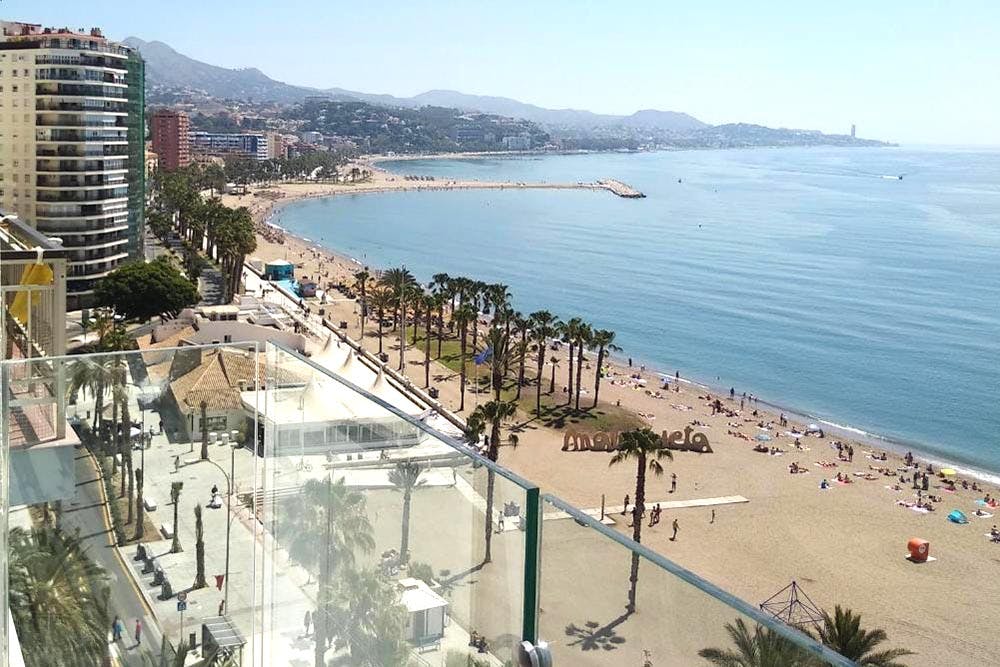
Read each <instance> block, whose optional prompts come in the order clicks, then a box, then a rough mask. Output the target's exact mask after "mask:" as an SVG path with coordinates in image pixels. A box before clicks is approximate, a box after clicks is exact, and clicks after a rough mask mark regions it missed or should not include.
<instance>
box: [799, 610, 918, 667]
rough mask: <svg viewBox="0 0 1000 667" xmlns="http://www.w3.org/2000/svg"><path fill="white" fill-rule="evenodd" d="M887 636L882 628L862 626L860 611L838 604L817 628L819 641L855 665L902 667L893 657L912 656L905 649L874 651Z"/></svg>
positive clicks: (862, 666) (825, 614)
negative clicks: (869, 628)
mask: <svg viewBox="0 0 1000 667" xmlns="http://www.w3.org/2000/svg"><path fill="white" fill-rule="evenodd" d="M887 639H888V636H887V635H886V633H885V630H882V629H881V628H876V629H875V630H865V629H863V628H862V627H861V614H855V613H854V612H853V611H851V610H850V609H844V608H841V606H840V605H839V604H838V605H837V606H836V608H835V609H834V612H833V616H830V614H829V613H827V612H824V613H823V625H822V626H821V627H820V628H819V640H820V641H821V642H823V643H824V644H825V645H826V646H828V647H830V648H831V649H833V650H834V651H836V652H837V653H839V654H840V655H842V656H844V657H845V658H847V659H848V660H853V661H854V662H856V663H857V664H858V667H905V666H904V665H903V663H901V662H897V660H896V658H902V657H904V656H908V655H914V654H913V652H912V651H908V650H907V649H905V648H893V649H885V650H881V651H876V650H875V649H876V648H877V647H878V645H879V644H882V643H883V642H885V641H886V640H887Z"/></svg>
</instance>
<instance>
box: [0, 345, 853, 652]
mask: <svg viewBox="0 0 1000 667" xmlns="http://www.w3.org/2000/svg"><path fill="white" fill-rule="evenodd" d="M182 339H183V335H181V336H179V337H174V338H170V337H168V338H167V339H165V340H164V341H163V343H162V344H161V343H153V342H152V339H150V340H141V341H140V349H139V350H138V351H135V352H125V353H109V354H103V355H79V356H74V357H62V358H59V357H45V358H41V359H33V360H28V361H26V360H14V361H9V362H6V364H5V368H4V371H5V373H4V375H3V378H5V380H4V381H5V382H6V383H7V386H5V387H3V389H4V391H5V393H6V394H7V395H8V396H9V397H10V398H9V400H8V401H7V403H6V404H5V407H4V409H5V411H6V413H5V414H4V415H3V417H4V418H3V419H0V423H2V424H3V425H4V426H3V431H2V437H3V440H2V443H0V445H2V447H3V448H4V449H3V451H5V452H12V451H14V450H16V449H17V448H21V449H26V450H29V451H30V450H32V449H35V448H38V447H44V446H46V444H47V443H48V442H49V440H50V439H51V438H52V437H53V435H52V433H53V432H54V431H55V430H56V428H57V426H56V423H55V422H57V421H60V420H61V421H60V423H61V428H62V429H63V430H64V432H65V433H66V434H67V435H68V434H70V433H72V434H73V435H74V436H75V437H76V438H77V439H79V441H80V442H81V445H82V446H81V448H80V450H79V453H78V457H79V460H78V462H77V467H76V468H53V469H51V470H49V469H45V472H46V474H48V475H50V476H52V477H54V481H53V482H52V484H51V487H52V488H51V490H50V493H51V496H50V497H51V498H54V499H61V500H63V501H64V506H67V505H70V504H71V503H72V505H71V506H72V507H73V508H74V511H75V512H84V511H86V510H85V509H84V508H87V507H89V506H90V505H92V504H94V501H93V500H92V499H91V495H92V494H94V493H99V487H100V484H97V485H94V484H83V483H81V482H88V481H93V480H95V479H96V480H100V479H101V478H102V476H107V475H109V474H110V471H111V467H112V466H113V465H115V466H116V467H117V468H119V469H120V468H121V466H117V465H116V463H117V459H116V458H115V457H116V455H119V454H123V453H124V454H125V456H123V457H122V461H123V462H124V463H123V464H124V465H128V464H129V463H131V465H132V466H133V467H141V468H142V469H143V470H144V474H143V480H144V483H143V498H144V500H146V501H149V504H148V505H145V506H146V511H145V517H146V518H147V519H148V520H149V521H150V527H149V528H148V529H146V531H145V535H144V537H142V538H141V539H140V540H135V539H134V535H135V532H136V527H135V526H134V525H127V526H126V525H124V520H123V519H122V518H121V517H119V520H118V521H119V523H118V524H117V525H118V526H119V527H118V528H114V526H113V527H112V533H111V534H112V535H113V536H118V538H117V539H119V541H120V542H123V543H125V545H124V546H122V547H119V548H117V549H116V548H115V547H110V549H116V550H117V552H118V556H117V557H116V558H112V559H109V560H108V561H107V562H108V563H109V567H111V568H113V571H111V572H105V573H104V574H101V573H95V574H94V575H93V576H94V577H95V583H100V581H102V579H101V577H105V579H103V580H107V579H106V578H108V577H112V576H113V577H114V578H115V580H116V581H117V582H123V581H124V582H131V583H133V584H134V585H135V586H136V590H138V591H140V593H142V592H144V594H145V595H144V598H145V599H146V600H147V603H148V605H149V607H150V608H151V609H152V613H151V614H149V615H147V616H146V617H145V620H144V623H146V624H147V625H146V628H145V630H144V639H145V638H146V637H149V636H151V635H153V634H154V631H155V635H156V636H158V635H162V636H164V637H165V638H166V640H167V641H168V642H169V643H171V644H172V645H176V644H177V643H178V642H179V641H180V639H181V638H182V637H183V638H185V639H186V637H187V633H188V632H192V631H193V632H195V635H196V639H197V640H198V643H199V650H200V651H202V652H203V653H202V654H203V655H204V654H209V655H215V656H217V657H221V656H222V655H226V654H229V655H232V657H233V660H234V661H235V662H234V663H232V664H237V665H241V666H245V667H265V666H267V667H272V666H273V667H286V666H290V665H313V664H316V660H315V658H316V650H315V643H316V639H317V636H316V632H319V630H317V629H314V630H313V631H311V632H308V633H306V632H304V628H303V618H304V617H305V615H306V612H309V613H310V615H311V614H313V613H315V611H316V607H317V597H318V595H321V594H320V593H319V591H320V590H321V589H320V587H319V582H320V581H327V580H328V581H331V582H334V581H336V582H337V583H338V586H337V588H336V590H337V594H336V595H334V596H332V597H331V598H330V607H329V608H328V609H329V611H330V612H331V617H332V616H333V615H335V616H336V624H335V625H334V624H333V623H331V624H330V625H329V626H327V623H326V622H325V621H324V620H323V618H320V619H319V620H318V622H319V623H321V624H322V627H323V628H327V627H329V628H331V629H333V628H335V629H336V635H337V638H338V639H349V640H348V641H333V642H330V646H329V648H328V649H327V650H326V651H321V653H322V655H321V658H322V659H323V660H324V664H326V662H325V661H327V660H329V661H331V664H343V665H353V664H359V662H358V661H357V660H355V659H353V658H356V657H357V655H358V653H356V652H357V651H362V650H364V649H365V647H368V646H376V645H378V644H376V643H375V641H374V639H373V640H372V642H371V643H365V642H362V641H359V640H358V639H359V637H360V636H361V635H364V636H365V637H369V636H370V635H371V633H372V625H373V619H377V618H384V617H383V616H381V615H380V614H383V613H388V614H390V615H391V618H392V619H393V621H392V624H391V625H392V627H394V628H396V630H398V633H397V641H399V642H400V646H401V647H402V650H403V653H405V656H404V657H405V659H406V661H407V662H406V663H405V664H408V665H423V666H426V665H434V666H438V665H471V664H475V665H488V666H489V667H503V665H509V664H510V665H512V664H552V665H555V666H556V667H562V666H569V665H572V666H573V667H612V666H614V667H618V666H620V665H641V664H643V660H644V659H646V658H648V657H649V656H653V657H654V660H655V661H654V664H656V665H659V664H663V665H696V664H701V663H702V660H701V658H700V657H699V651H700V650H702V649H704V648H706V647H713V646H727V645H729V643H730V635H729V632H728V631H727V624H728V625H732V624H734V623H735V622H737V621H739V622H741V623H746V624H747V625H748V627H749V629H750V632H751V633H752V632H753V629H754V628H756V627H760V628H761V629H762V630H767V631H773V633H775V635H774V636H775V637H777V638H779V639H780V640H784V641H787V642H788V643H789V645H790V646H792V647H797V649H798V650H800V651H802V652H803V654H804V655H808V656H809V657H810V659H811V662H809V663H808V664H811V665H812V664H815V665H832V666H836V667H849V666H850V665H851V663H850V662H849V661H847V660H845V659H843V658H842V657H840V656H837V655H836V654H834V653H832V652H831V651H830V650H829V649H826V648H824V647H822V646H820V645H819V644H817V643H816V642H815V641H813V640H812V639H810V638H809V637H807V636H806V635H804V634H802V633H800V632H799V631H798V630H796V629H795V628H794V627H792V626H790V625H786V624H784V623H782V622H781V621H779V620H778V619H777V618H775V617H774V616H771V615H769V614H768V613H766V612H764V611H762V610H761V609H760V608H758V607H757V606H756V605H751V604H748V603H746V602H743V601H741V600H739V599H737V598H735V597H733V596H731V595H729V594H727V593H726V592H725V591H722V590H721V589H719V588H717V587H716V586H713V585H712V584H711V583H709V582H707V581H705V580H704V579H702V578H700V577H699V576H697V575H695V574H693V573H692V572H690V571H687V570H685V569H683V568H681V567H680V566H678V565H677V564H675V563H672V562H671V561H669V560H668V559H666V558H664V557H663V556H660V555H658V554H655V553H652V552H651V551H649V550H648V549H646V548H645V547H642V546H641V545H639V544H636V543H635V542H632V541H631V540H630V539H629V538H628V537H627V535H626V534H625V533H623V532H621V531H620V530H619V529H617V528H614V527H611V526H609V525H606V524H605V523H603V522H602V521H601V518H602V517H600V516H599V513H597V512H594V511H586V512H585V511H581V510H579V509H577V508H575V507H573V506H572V505H570V504H568V503H566V502H565V501H563V500H561V499H559V498H558V497H556V496H554V495H552V494H549V493H544V492H543V490H542V489H540V488H539V486H538V485H536V484H534V483H532V482H530V481H528V480H525V479H523V478H521V477H519V476H518V475H516V474H514V473H512V472H511V471H510V470H508V469H506V468H504V467H503V466H500V465H498V464H496V463H494V462H492V461H489V460H487V459H485V458H484V457H482V456H481V455H480V454H479V453H478V452H477V450H476V449H474V448H473V447H471V446H470V445H469V444H468V443H466V442H465V441H464V437H463V435H462V422H460V421H459V420H458V419H457V418H455V417H454V416H452V415H450V414H449V413H447V412H446V411H444V410H442V409H440V407H439V406H437V404H436V402H434V401H433V399H430V398H429V397H426V396H425V395H423V394H422V393H421V392H418V391H413V390H412V388H411V387H410V386H409V385H408V384H407V383H406V382H405V381H404V380H403V379H401V378H399V377H398V376H396V375H395V374H394V373H393V372H392V371H391V370H388V369H386V368H384V367H383V366H382V364H381V363H380V362H379V361H378V360H377V359H376V358H375V357H373V356H371V355H367V354H360V353H359V352H358V351H357V349H356V348H355V347H353V346H352V345H351V344H350V343H349V342H348V341H346V340H345V341H339V340H334V339H331V341H329V342H328V344H327V346H326V347H324V349H323V350H322V351H320V352H318V353H315V354H313V355H312V356H311V357H308V358H307V357H306V356H304V355H302V354H300V353H299V352H296V351H294V350H292V349H290V348H287V347H284V346H283V345H281V344H274V343H259V342H239V341H234V342H231V343H229V344H220V345H185V344H183V340H182ZM98 377H105V378H107V383H108V385H107V387H106V391H100V392H95V391H93V390H92V387H94V386H95V385H96V380H94V379H93V378H98ZM29 388H30V391H29ZM39 407H41V408H42V412H41V413H39V414H36V413H37V412H38V410H39ZM29 426H30V427H31V428H30V429H29V428H27V427H29ZM407 470H409V471H410V473H415V477H414V478H413V479H412V482H411V483H412V485H411V486H410V487H409V496H408V498H409V499H408V500H405V501H404V495H405V493H406V492H405V491H404V484H406V482H405V481H403V479H402V477H401V475H402V474H404V472H405V471H407ZM40 472H42V470H41V469H37V470H36V469H25V468H24V467H12V468H11V471H10V475H11V478H12V479H11V480H10V482H11V484H12V487H11V488H12V489H14V488H19V487H23V486H25V485H28V486H30V485H31V483H33V482H34V480H36V479H38V478H39V473H40ZM4 481H5V482H6V481H7V480H4ZM174 482H183V485H182V487H180V488H177V487H175V486H174ZM4 486H5V488H6V486H7V484H5V485H4ZM213 486H214V487H215V489H214V491H213V490H212V489H213ZM113 488H115V489H117V488H118V487H116V486H115V487H113ZM172 489H177V493H179V496H178V503H179V507H180V510H179V513H178V520H177V524H176V525H174V518H173V511H172V510H173V507H172V506H171V505H170V503H169V499H170V495H171V490H172ZM12 493H13V491H12ZM60 494H62V495H60ZM126 496H127V494H126ZM17 500H18V499H17V498H14V497H12V498H11V502H10V506H9V517H8V520H9V521H10V525H11V526H24V527H31V526H33V525H38V523H39V522H40V521H41V514H40V513H39V512H35V513H32V512H30V511H28V510H27V508H25V507H24V506H22V505H19V503H18V502H17ZM67 501H68V502H67ZM97 504H98V505H100V503H99V502H98V503H97ZM194 505H199V506H200V507H201V508H202V512H201V516H202V518H203V521H204V528H205V530H204V532H203V544H202V545H200V546H199V547H198V548H196V539H197V537H196V533H195V527H194V521H195V519H194V518H193V515H192V509H193V507H194ZM78 508H79V509H78ZM501 516H502V517H503V519H502V520H501V519H500V517H501ZM348 521H350V522H351V525H352V526H353V528H350V530H351V531H357V532H353V533H351V539H353V540H356V539H357V536H358V535H364V539H361V540H360V541H352V542H351V544H354V545H357V546H356V547H355V548H352V549H351V550H350V554H351V557H350V558H345V557H343V556H344V553H345V551H344V547H343V545H344V542H343V535H344V533H343V532H341V531H342V530H348V529H347V528H346V527H345V523H341V522H348ZM64 527H65V529H67V530H72V521H67V522H66V523H65V524H64ZM118 531H120V533H119V532H118ZM174 531H177V535H178V539H179V542H180V543H181V544H182V546H183V551H180V552H174V551H173V550H172V549H171V542H172V540H171V537H170V536H171V535H172V534H173V532H174ZM404 535H405V537H403V536H404ZM404 544H405V546H404ZM487 544H489V545H490V546H489V549H490V558H489V559H487V558H485V554H486V549H487V546H486V545H487ZM198 552H200V553H204V554H205V564H206V572H207V575H208V582H207V583H208V585H207V586H206V587H204V588H192V586H191V582H192V580H193V577H194V571H195V570H194V567H195V565H194V563H195V560H196V553H198ZM227 554H228V558H227V556H226V555H227ZM331 554H340V555H341V558H340V559H339V560H337V561H334V560H332V558H333V556H332V555H331ZM630 572H636V573H637V574H636V578H635V579H634V580H630ZM223 573H225V576H224V577H223V578H222V579H221V580H214V579H213V578H212V575H215V574H219V575H222V574H223ZM22 582H23V579H15V578H13V577H12V578H10V580H9V582H4V583H7V584H8V585H10V586H13V587H15V590H11V591H10V592H11V595H10V596H9V599H10V600H11V605H12V608H11V612H12V614H13V617H14V619H15V623H14V631H15V632H16V633H17V634H18V635H19V636H20V644H21V646H22V648H23V647H25V646H30V647H32V648H31V650H33V651H36V652H37V653H35V654H32V658H34V659H36V660H37V661H39V662H41V663H44V664H60V663H59V660H60V659H61V654H56V653H55V651H56V650H57V649H56V648H55V647H54V646H50V645H48V644H46V643H45V642H40V641H38V636H37V635H32V634H31V633H32V632H34V630H33V628H32V626H31V620H30V619H31V618H32V615H31V614H32V612H36V613H37V617H40V619H41V621H40V622H41V623H42V624H44V621H45V620H46V614H48V613H52V612H51V611H50V610H48V609H32V608H31V600H30V599H29V598H28V597H26V596H25V595H22V594H20V593H21V592H22V591H20V590H16V587H17V586H22V585H23V583H22ZM216 582H218V584H217V585H215V584H216ZM339 584H343V586H341V585H339ZM178 591H184V592H185V595H186V601H185V604H186V605H188V610H189V611H188V615H187V617H186V619H184V623H185V626H184V628H183V629H182V627H181V622H182V619H181V617H180V614H179V613H178V612H177V600H178V598H177V592H178ZM365 591H367V594H366V595H361V593H363V592H365ZM374 593H377V595H374ZM630 594H631V596H632V597H631V599H632V600H634V607H633V608H631V609H629V608H627V605H626V603H627V601H628V600H629V596H630ZM352 595H356V596H360V598H361V599H363V600H364V601H366V602H372V604H371V605H369V606H366V607H364V612H363V613H364V618H363V619H362V617H361V616H360V615H359V614H361V613H362V612H361V611H360V609H361V607H360V606H357V607H352V606H351V605H352V604H354V603H353V602H352V600H354V598H352ZM81 596H82V598H83V599H89V597H88V595H87V591H86V590H84V591H82V593H81ZM223 596H225V602H226V604H225V605H222V604H220V601H221V600H222V599H223ZM352 610H355V613H354V614H352V613H350V612H351V611H352ZM334 612H335V614H334ZM84 613H85V614H90V615H92V616H91V617H93V618H97V614H98V613H100V610H98V609H95V608H93V607H90V606H85V607H84ZM313 618H316V617H313ZM362 620H364V622H362ZM315 622H316V621H314V623H315ZM375 625H376V627H377V628H380V629H381V628H382V627H383V626H381V625H378V624H375ZM101 627H104V624H103V622H102V624H101ZM380 631H381V630H380ZM378 639H379V640H382V639H385V636H384V635H382V634H379V635H378ZM539 640H548V642H549V646H548V650H549V652H550V654H551V658H552V661H551V662H550V663H549V662H539V661H537V659H536V662H534V663H532V662H530V660H529V662H527V663H524V662H520V653H521V651H522V650H523V649H522V642H523V641H527V642H531V643H533V644H537V643H539ZM776 641H777V640H776ZM144 646H145V642H144ZM221 648H224V649H225V653H219V650H220V649H221ZM91 650H94V651H101V650H104V646H95V647H94V648H93V649H91ZM48 651H51V652H52V653H51V654H50V653H47V652H48ZM152 657H153V658H154V663H153V664H158V663H156V662H155V659H156V656H155V654H154V655H153V656H152ZM368 664H381V663H378V662H372V663H368ZM392 664H404V663H402V662H401V661H396V662H393V663H392ZM776 664H777V663H776ZM801 664H805V663H804V662H803V663H801Z"/></svg>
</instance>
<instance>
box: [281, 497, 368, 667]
mask: <svg viewBox="0 0 1000 667" xmlns="http://www.w3.org/2000/svg"><path fill="white" fill-rule="evenodd" d="M281 516H282V517H283V520H284V523H285V531H286V532H287V534H288V535H289V536H290V538H291V539H290V542H289V544H288V551H289V554H292V555H293V558H295V559H296V560H297V561H298V562H300V563H303V560H304V559H302V553H303V552H304V551H305V550H306V549H312V550H314V551H315V552H316V557H315V559H310V560H311V562H312V563H313V565H314V566H318V568H319V580H318V587H317V594H316V611H315V613H314V614H313V622H314V623H315V627H316V632H315V642H316V644H315V647H314V649H315V656H314V657H315V665H316V667H325V665H326V663H325V655H326V650H327V639H328V638H332V636H333V634H332V633H333V625H332V624H333V620H334V618H333V614H334V606H333V605H334V596H335V586H336V582H337V581H338V579H340V577H341V574H342V573H343V572H345V571H348V570H349V569H350V568H351V567H353V565H354V561H355V554H361V553H368V552H370V551H371V550H372V549H374V548H375V539H374V537H373V533H372V525H371V522H370V521H369V519H368V515H367V513H366V503H365V497H364V495H363V494H361V493H359V492H358V491H354V490H351V489H349V488H348V487H347V486H345V485H344V480H343V479H340V480H338V481H337V482H333V481H331V480H330V479H329V478H327V479H326V480H324V481H320V480H315V479H313V480H309V481H307V482H306V483H305V485H304V486H303V487H302V490H301V492H300V493H298V494H297V495H295V496H294V497H293V498H292V499H290V500H289V501H288V502H287V505H286V506H285V508H284V511H283V513H282V515H281Z"/></svg>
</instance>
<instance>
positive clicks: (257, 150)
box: [189, 132, 268, 160]
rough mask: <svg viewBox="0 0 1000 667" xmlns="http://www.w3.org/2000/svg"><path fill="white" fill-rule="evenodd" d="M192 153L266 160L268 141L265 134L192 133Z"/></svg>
mask: <svg viewBox="0 0 1000 667" xmlns="http://www.w3.org/2000/svg"><path fill="white" fill-rule="evenodd" d="M189 136H190V137H191V153H192V155H200V156H207V155H212V156H217V157H240V158H246V159H248V160H266V159H267V158H268V153H267V145H268V144H267V139H266V137H265V136H264V134H263V133H241V134H235V133H230V132H191V133H190V135H189Z"/></svg>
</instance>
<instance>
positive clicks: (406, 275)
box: [379, 266, 417, 371]
mask: <svg viewBox="0 0 1000 667" xmlns="http://www.w3.org/2000/svg"><path fill="white" fill-rule="evenodd" d="M379 282H380V283H381V284H382V285H384V286H385V287H387V288H389V290H390V291H391V293H392V298H393V300H394V302H395V309H396V320H397V321H398V326H399V370H400V371H404V370H405V362H404V357H405V355H406V309H407V305H408V300H409V299H410V297H411V296H412V294H413V287H414V286H415V285H416V284H417V279H416V278H414V277H413V274H412V273H410V271H409V269H407V268H406V267H405V266H403V267H400V268H398V269H388V270H387V271H385V272H384V273H383V274H382V277H381V278H380V279H379Z"/></svg>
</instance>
